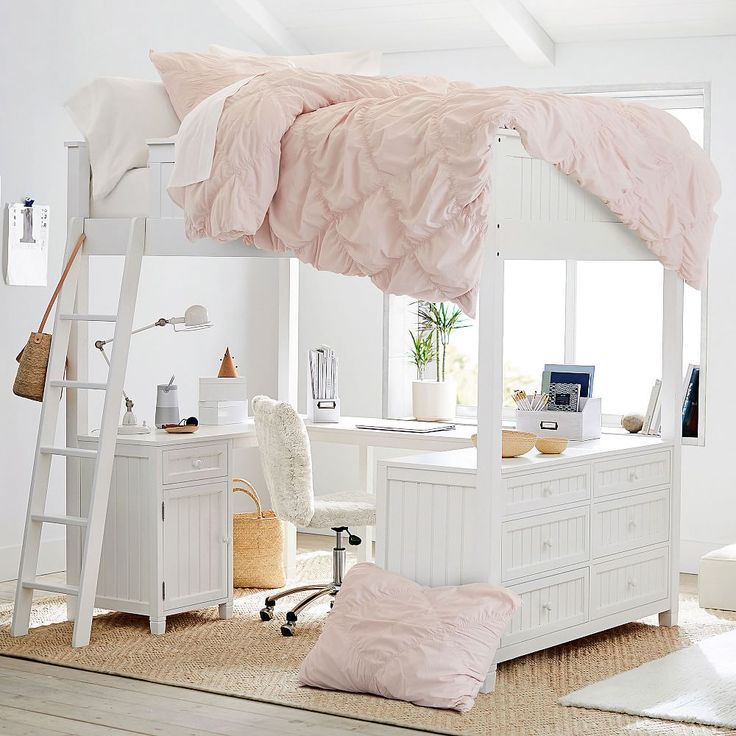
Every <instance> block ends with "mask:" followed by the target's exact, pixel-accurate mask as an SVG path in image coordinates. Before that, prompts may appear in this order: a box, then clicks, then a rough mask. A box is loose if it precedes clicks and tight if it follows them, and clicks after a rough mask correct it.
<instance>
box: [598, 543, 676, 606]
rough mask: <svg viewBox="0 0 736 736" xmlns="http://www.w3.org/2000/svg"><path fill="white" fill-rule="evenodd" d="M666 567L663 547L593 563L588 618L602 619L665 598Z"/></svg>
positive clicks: (667, 573)
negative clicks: (596, 563) (589, 616)
mask: <svg viewBox="0 0 736 736" xmlns="http://www.w3.org/2000/svg"><path fill="white" fill-rule="evenodd" d="M669 569H670V566H669V554H668V551H667V548H666V547H665V548H662V549H655V550H650V551H649V552H640V553H639V554H636V555H628V556H626V557H622V558H619V559H617V560H611V561H609V562H601V563H600V564H598V565H593V567H592V573H591V576H592V577H591V583H590V585H591V596H590V598H591V603H590V609H591V611H590V615H591V618H602V617H603V616H608V615H610V614H612V613H618V612H619V611H623V610H626V609H627V608H633V607H635V606H641V605H644V604H646V603H652V602H654V601H658V600H661V599H662V598H666V597H667V592H668V590H669Z"/></svg>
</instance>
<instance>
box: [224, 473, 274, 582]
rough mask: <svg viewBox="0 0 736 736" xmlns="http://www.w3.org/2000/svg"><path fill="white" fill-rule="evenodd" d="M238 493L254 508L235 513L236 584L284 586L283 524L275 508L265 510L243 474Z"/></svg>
mask: <svg viewBox="0 0 736 736" xmlns="http://www.w3.org/2000/svg"><path fill="white" fill-rule="evenodd" d="M233 483H234V488H233V492H235V493H245V494H246V495H247V496H250V498H251V499H252V500H253V503H254V504H255V505H256V510H255V511H250V512H245V513H240V514H233V587H235V588H281V587H283V586H284V584H285V582H286V580H285V578H284V564H283V549H284V527H283V524H282V522H281V520H280V519H277V518H276V514H274V512H273V511H263V509H262V508H261V499H260V498H259V497H258V491H256V489H255V488H254V487H253V486H252V485H251V484H250V483H249V482H248V481H247V480H243V479H242V478H234V479H233Z"/></svg>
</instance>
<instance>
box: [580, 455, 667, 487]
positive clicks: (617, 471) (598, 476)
mask: <svg viewBox="0 0 736 736" xmlns="http://www.w3.org/2000/svg"><path fill="white" fill-rule="evenodd" d="M670 466H671V455H670V451H669V450H659V451H657V452H649V453H646V454H644V455H636V456H633V457H628V458H626V457H625V458H617V459H615V460H604V461H599V462H596V463H593V494H594V495H595V496H608V495H612V494H614V493H625V492H627V491H638V490H639V489H641V488H651V487H653V486H661V485H667V484H668V483H669V482H670Z"/></svg>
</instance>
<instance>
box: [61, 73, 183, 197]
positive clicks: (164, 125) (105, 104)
mask: <svg viewBox="0 0 736 736" xmlns="http://www.w3.org/2000/svg"><path fill="white" fill-rule="evenodd" d="M65 107H66V109H67V111H68V112H69V114H70V115H71V117H72V120H74V123H75V124H76V126H77V127H78V128H79V130H80V131H81V133H82V135H83V136H84V137H85V140H86V141H87V145H88V146H89V161H90V166H91V167H92V196H93V198H94V199H102V198H103V197H106V196H107V195H108V194H109V193H110V192H111V191H112V190H113V189H114V188H115V186H116V184H117V183H118V182H119V181H120V179H121V178H122V177H123V174H125V172H126V171H129V170H130V169H135V168H139V167H141V166H147V165H148V148H147V147H146V139H148V138H168V137H170V136H172V135H176V132H177V131H178V130H179V118H178V117H177V115H176V113H175V112H174V108H173V107H172V106H171V102H170V101H169V96H168V95H167V94H166V89H165V87H164V85H163V84H161V82H149V81H147V80H143V79H125V78H123V77H100V78H99V79H95V80H94V81H93V82H91V83H90V84H88V85H86V86H85V87H82V89H80V90H79V91H78V92H77V93H76V94H75V95H74V96H73V97H71V98H70V99H69V100H68V101H67V102H66V104H65Z"/></svg>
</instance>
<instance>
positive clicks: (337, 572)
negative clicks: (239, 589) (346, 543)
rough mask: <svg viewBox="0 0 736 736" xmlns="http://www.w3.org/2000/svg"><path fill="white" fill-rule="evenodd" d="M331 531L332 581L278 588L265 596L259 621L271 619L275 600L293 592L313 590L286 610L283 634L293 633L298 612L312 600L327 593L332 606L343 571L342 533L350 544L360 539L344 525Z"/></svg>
mask: <svg viewBox="0 0 736 736" xmlns="http://www.w3.org/2000/svg"><path fill="white" fill-rule="evenodd" d="M332 531H334V532H335V546H334V548H333V550H332V582H331V583H325V584H324V585H300V586H298V587H296V588H287V589H286V590H280V591H279V592H278V593H274V594H273V595H270V596H268V597H267V598H266V601H265V605H264V607H263V608H262V609H261V610H260V612H259V614H260V617H261V621H272V620H273V617H274V609H275V608H276V601H277V600H279V598H284V597H285V596H287V595H292V594H294V593H304V592H306V591H313V592H312V593H311V594H310V595H308V596H307V597H306V598H303V599H302V600H301V601H299V603H297V604H296V605H295V606H294V607H293V608H292V609H291V610H290V611H287V613H286V623H285V624H283V625H282V626H281V633H282V635H283V636H293V635H294V633H295V631H294V629H295V628H296V623H297V621H298V619H299V613H300V612H301V611H303V610H304V609H305V608H306V607H307V606H309V605H310V604H312V603H314V601H316V600H318V599H319V598H322V597H323V596H326V595H329V596H332V598H333V600H332V601H330V608H332V606H333V604H334V598H335V596H336V595H337V594H338V593H339V592H340V587H341V586H342V578H343V575H344V573H345V560H346V554H345V547H343V546H342V535H343V533H344V532H348V534H349V540H350V544H353V545H355V544H360V541H361V540H360V538H359V537H356V536H355V535H354V534H350V530H349V529H348V528H347V527H345V526H340V527H333V528H332ZM355 540H357V541H355Z"/></svg>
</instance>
